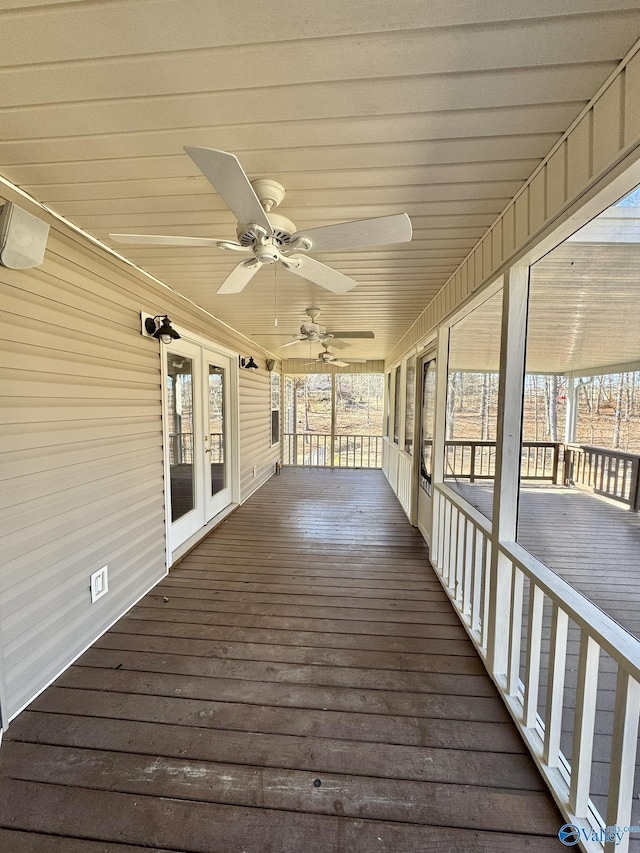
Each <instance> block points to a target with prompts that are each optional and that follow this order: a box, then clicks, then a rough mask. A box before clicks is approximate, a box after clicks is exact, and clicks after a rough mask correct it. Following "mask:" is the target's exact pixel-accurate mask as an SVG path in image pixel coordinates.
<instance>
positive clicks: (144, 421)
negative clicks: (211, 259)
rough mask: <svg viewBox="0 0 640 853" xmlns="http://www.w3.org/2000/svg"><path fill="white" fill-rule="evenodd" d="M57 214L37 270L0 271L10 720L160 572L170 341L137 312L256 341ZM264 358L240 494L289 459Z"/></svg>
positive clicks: (1, 519) (247, 426)
mask: <svg viewBox="0 0 640 853" xmlns="http://www.w3.org/2000/svg"><path fill="white" fill-rule="evenodd" d="M11 200H13V201H16V202H17V203H18V204H22V205H23V206H25V207H28V204H25V203H24V202H23V201H22V200H21V199H18V198H12V199H11ZM1 202H2V200H1V199H0V203H1ZM33 212H36V213H38V215H41V216H42V212H37V211H33ZM51 224H52V226H53V227H52V230H51V233H50V236H49V240H48V244H47V251H46V256H45V261H44V264H43V265H42V266H40V267H38V268H36V269H33V270H25V271H22V270H9V269H6V268H4V267H0V298H1V299H2V305H3V321H4V324H5V334H3V340H2V341H1V342H0V396H1V398H2V405H1V415H0V483H1V487H0V513H1V514H0V554H1V555H2V556H1V558H0V651H1V658H0V690H1V693H0V704H1V710H2V722H3V724H4V725H5V726H6V724H7V722H8V720H9V719H10V718H11V717H12V716H14V715H15V713H17V712H18V711H19V710H20V709H21V708H22V707H23V706H24V705H25V704H26V703H27V702H29V700H30V699H31V698H32V697H34V696H35V695H36V694H37V693H38V692H39V691H40V690H41V689H42V688H43V687H45V686H46V684H47V683H49V682H50V681H51V679H52V678H54V677H55V676H56V675H57V674H58V673H59V672H60V671H62V670H63V669H64V668H65V667H66V666H67V665H68V664H69V663H70V662H71V661H72V660H73V659H74V658H75V657H76V656H77V655H78V654H79V653H80V652H81V651H82V650H83V649H84V648H86V647H87V646H88V645H89V644H90V643H91V642H92V641H93V640H94V639H96V638H97V637H98V636H99V635H100V634H101V633H102V632H103V631H104V630H105V629H106V628H107V627H108V626H109V625H110V624H111V623H112V622H113V621H114V620H115V619H116V618H117V617H118V616H119V615H121V614H122V613H123V612H125V611H126V610H127V609H128V608H129V607H130V606H131V605H132V604H133V603H134V602H135V601H136V600H137V599H138V598H139V597H140V596H141V595H142V594H143V593H144V592H145V591H146V590H147V589H149V588H150V587H151V586H152V585H153V584H154V583H155V582H157V581H158V580H159V579H160V578H161V577H162V576H163V574H164V573H165V571H166V569H165V519H164V506H165V504H164V494H163V489H164V471H163V448H162V419H161V398H162V387H161V374H160V348H159V344H158V343H157V342H156V341H153V340H149V339H148V338H143V337H142V335H141V334H140V312H141V311H145V312H149V313H160V312H162V313H168V314H169V316H170V317H171V318H172V320H173V321H174V322H175V323H176V324H177V325H179V326H181V327H183V328H185V329H188V330H189V331H190V332H191V333H193V334H195V335H200V336H202V337H203V338H206V339H207V340H209V341H211V342H212V343H213V344H214V345H215V344H219V345H221V346H224V347H227V348H229V349H231V350H232V351H235V352H238V353H239V352H242V351H245V350H247V341H246V339H244V338H243V337H242V336H241V335H238V334H236V333H235V332H234V331H233V330H232V329H230V328H229V327H228V326H225V325H224V324H223V323H219V322H218V321H216V320H215V318H212V317H209V316H207V315H206V314H205V313H204V312H202V311H199V310H198V309H197V308H196V307H195V306H193V305H191V304H190V303H189V302H188V301H187V300H185V299H183V298H182V297H181V296H179V295H178V294H176V293H175V292H173V291H171V290H169V289H168V288H164V287H162V286H161V285H159V284H157V283H155V282H153V281H152V280H151V279H149V278H148V277H146V276H144V275H143V274H142V273H139V272H137V271H136V270H134V269H132V268H131V267H130V266H129V265H127V264H125V263H124V262H121V261H119V260H118V259H116V258H112V257H111V256H109V255H108V254H107V253H105V252H103V251H102V250H99V249H96V248H95V247H91V246H90V245H89V244H88V243H87V242H85V241H84V240H83V238H82V237H80V236H78V235H76V234H74V233H73V232H70V231H69V232H68V231H66V230H65V229H64V227H63V226H61V225H60V224H59V223H57V222H55V221H53V220H52V221H51ZM252 352H253V353H254V357H257V354H258V352H259V348H257V347H255V346H254V347H252ZM258 361H259V363H260V367H261V369H260V370H259V371H256V372H251V371H241V372H240V373H241V375H240V400H239V408H240V467H241V480H242V490H241V494H242V496H243V497H246V496H247V495H248V494H249V493H250V492H251V491H252V490H253V489H254V488H256V487H257V486H258V485H259V484H261V483H262V482H264V480H265V479H266V478H267V477H268V476H269V474H270V473H272V471H273V470H274V467H275V460H276V459H277V458H278V454H279V447H278V446H276V447H274V448H271V441H270V429H271V414H270V387H269V374H268V373H267V371H266V368H265V364H264V361H260V359H259V358H258ZM254 465H257V466H258V472H257V476H256V477H255V478H254V477H253V466H254ZM105 564H106V565H108V566H109V593H108V594H107V595H106V596H104V597H103V598H101V599H100V600H99V601H98V602H97V603H96V604H95V605H91V603H90V595H89V576H90V574H91V572H93V571H95V570H96V569H98V568H100V567H101V566H103V565H105Z"/></svg>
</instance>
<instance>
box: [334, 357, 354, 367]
mask: <svg viewBox="0 0 640 853" xmlns="http://www.w3.org/2000/svg"><path fill="white" fill-rule="evenodd" d="M329 364H333V365H335V366H336V367H349V362H348V361H340V360H339V359H337V358H334V359H333V360H332V361H330V362H329Z"/></svg>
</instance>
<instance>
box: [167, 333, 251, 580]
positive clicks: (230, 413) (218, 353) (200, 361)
mask: <svg viewBox="0 0 640 853" xmlns="http://www.w3.org/2000/svg"><path fill="white" fill-rule="evenodd" d="M172 325H173V327H174V328H175V329H176V330H177V331H179V333H180V336H181V338H180V340H178V341H174V342H172V343H171V344H167V345H165V344H163V345H162V351H161V353H160V355H161V359H160V361H161V383H162V435H163V448H164V453H163V459H164V484H165V488H164V498H165V501H164V502H165V545H166V555H167V569H169V567H170V566H171V565H172V563H173V554H174V553H175V552H176V551H177V550H178V549H179V548H180V544H178V542H177V541H176V528H175V526H174V525H173V524H172V522H171V477H170V466H169V441H168V424H169V411H168V401H167V393H166V391H167V357H168V354H169V353H171V352H180V351H181V350H184V352H185V354H187V355H189V356H190V357H192V358H195V361H196V362H197V363H196V364H195V365H194V380H193V383H194V389H195V388H196V387H197V388H198V389H199V391H200V393H199V394H197V395H194V431H195V428H196V424H198V425H199V426H198V429H199V430H200V431H204V419H205V412H204V411H203V402H204V401H205V400H206V395H205V394H204V388H205V383H206V382H208V376H205V370H204V364H205V362H206V363H208V361H207V360H211V361H214V362H215V361H216V359H222V360H223V361H226V360H227V359H228V373H227V383H226V384H227V388H226V392H227V402H228V406H227V411H226V417H225V420H226V435H227V444H228V453H227V458H226V462H227V475H228V483H229V493H228V497H229V503H228V504H227V506H226V507H225V508H223V509H222V510H220V509H219V508H218V507H213V508H212V507H211V505H210V504H209V501H207V500H206V495H205V491H204V483H205V477H204V465H205V461H204V460H205V453H204V442H196V441H195V440H194V466H195V467H194V475H195V488H196V489H198V490H199V491H198V492H197V495H198V497H199V502H200V511H201V515H200V517H198V518H197V520H196V516H195V515H194V516H191V513H187V515H186V516H185V518H187V517H189V521H190V522H191V523H187V524H185V525H183V528H184V529H183V530H182V531H180V528H178V536H179V537H180V538H181V539H182V544H183V543H184V542H185V541H188V540H189V539H190V538H191V537H193V536H196V535H197V533H198V531H199V530H203V531H204V529H205V526H206V525H207V523H208V522H209V521H211V519H212V518H213V517H215V514H214V515H213V516H209V517H207V514H206V513H207V510H206V504H209V508H210V509H215V510H216V512H226V511H227V510H228V508H229V506H233V505H237V504H238V503H239V502H240V458H239V447H240V441H239V412H240V403H239V392H238V389H239V377H238V354H237V353H235V352H234V351H233V350H230V349H229V348H228V347H224V346H219V345H218V344H215V343H213V342H212V341H209V340H207V339H206V338H203V337H201V336H200V335H195V334H191V333H190V332H189V331H188V330H187V329H182V328H180V327H178V326H176V324H175V323H174V324H172ZM192 353H194V354H195V356H194V355H192ZM196 397H197V398H198V399H197V400H196ZM196 418H197V422H196ZM194 439H195V437H194ZM181 520H182V519H180V520H179V521H178V524H180V521H181ZM203 535H204V533H203Z"/></svg>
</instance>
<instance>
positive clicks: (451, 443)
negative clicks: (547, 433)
mask: <svg viewBox="0 0 640 853" xmlns="http://www.w3.org/2000/svg"><path fill="white" fill-rule="evenodd" d="M445 445H446V446H447V447H462V446H464V447H469V446H471V445H474V446H475V447H495V445H496V442H495V439H493V440H491V439H482V440H480V439H478V441H476V440H475V439H472V438H456V439H447V440H446V441H445ZM522 445H523V447H561V446H562V442H561V441H523V442H522Z"/></svg>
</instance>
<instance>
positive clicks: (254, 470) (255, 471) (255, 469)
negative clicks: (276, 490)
mask: <svg viewBox="0 0 640 853" xmlns="http://www.w3.org/2000/svg"><path fill="white" fill-rule="evenodd" d="M253 476H254V477H257V476H258V466H257V465H254V466H253Z"/></svg>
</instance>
